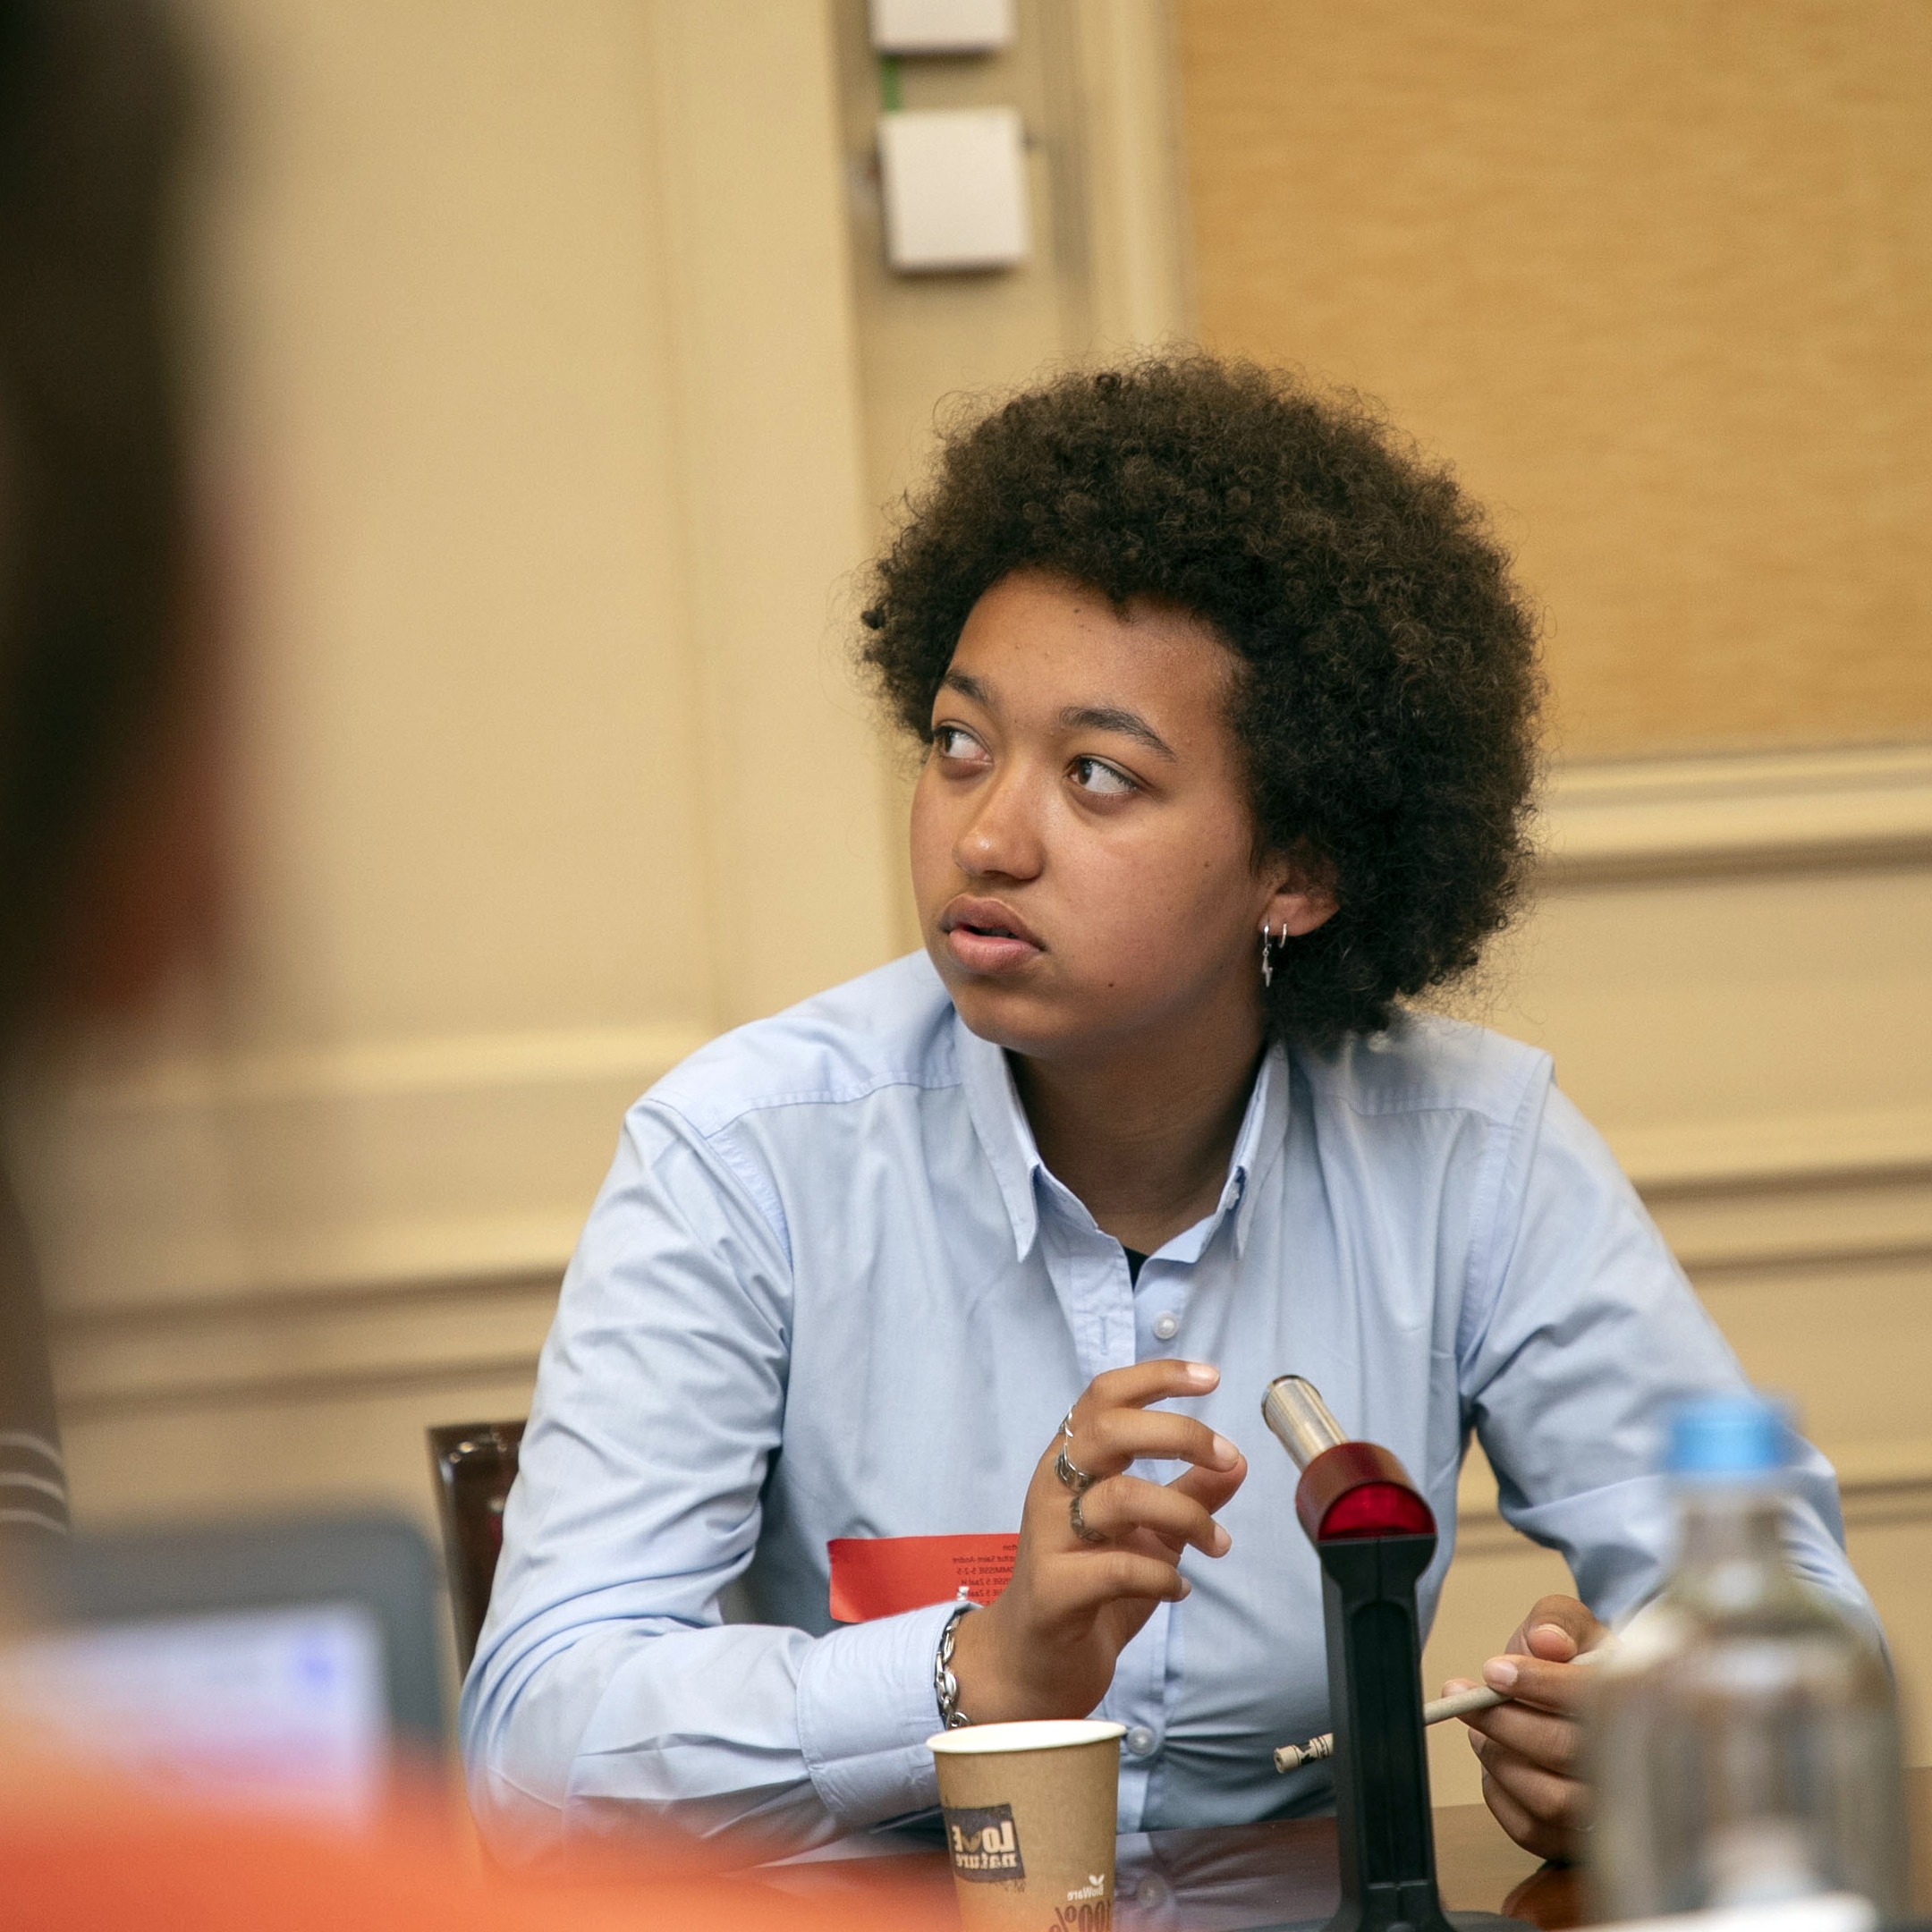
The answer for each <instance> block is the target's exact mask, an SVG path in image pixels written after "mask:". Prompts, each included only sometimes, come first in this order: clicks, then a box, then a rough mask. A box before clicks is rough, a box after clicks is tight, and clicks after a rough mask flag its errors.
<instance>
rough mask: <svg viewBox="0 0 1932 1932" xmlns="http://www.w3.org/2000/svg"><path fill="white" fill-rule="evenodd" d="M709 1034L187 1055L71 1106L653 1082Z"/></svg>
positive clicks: (590, 1030)
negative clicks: (640, 1079) (578, 1082)
mask: <svg viewBox="0 0 1932 1932" xmlns="http://www.w3.org/2000/svg"><path fill="white" fill-rule="evenodd" d="M711 1037H712V1036H711V1033H710V1030H708V1028H705V1027H702V1026H699V1025H696V1024H694V1023H691V1022H671V1023H669V1024H663V1025H657V1026H641V1027H581V1028H575V1029H571V1030H552V1031H540V1032H524V1033H486V1034H474V1035H457V1036H453V1037H446V1038H434V1037H431V1038H419V1039H400V1040H383V1041H375V1042H363V1043H359V1044H355V1045H350V1046H343V1047H321V1048H307V1049H303V1050H300V1051H288V1052H279V1053H256V1054H232V1055H230V1054H218V1053H217V1054H208V1055H200V1056H194V1057H189V1056H182V1057H179V1058H174V1059H168V1060H163V1061H159V1062H157V1063H154V1064H152V1065H149V1066H146V1067H142V1068H140V1069H139V1070H138V1071H136V1072H132V1073H131V1074H128V1075H126V1076H124V1077H122V1078H118V1079H114V1078H109V1079H99V1080H93V1081H90V1082H88V1083H86V1084H84V1085H82V1086H81V1087H80V1089H79V1090H78V1091H77V1093H76V1094H75V1095H74V1097H73V1099H72V1103H71V1105H72V1108H73V1110H74V1111H75V1112H76V1113H79V1114H89V1115H92V1116H94V1117H96V1118H102V1117H105V1116H106V1115H109V1114H120V1115H127V1114H155V1113H169V1112H174V1111H178V1110H181V1109H184V1108H204V1107H248V1106H274V1105H277V1104H284V1103H288V1102H292V1101H300V1102H303V1103H307V1104H314V1103H317V1102H319V1101H326V1100H343V1101H347V1100H366V1099H377V1098H384V1097H396V1096H402V1095H411V1094H426V1093H447V1094H459V1093H474V1092H479V1091H482V1090H485V1089H514V1088H519V1087H536V1086H555V1085H557V1084H560V1083H563V1082H567V1081H571V1080H598V1081H603V1080H610V1079H612V1078H620V1079H631V1078H635V1077H638V1076H640V1075H642V1076H645V1077H646V1079H647V1083H648V1080H656V1079H657V1078H658V1077H659V1076H660V1075H661V1074H663V1073H664V1072H666V1071H667V1070H668V1069H669V1068H671V1067H673V1066H675V1065H676V1064H677V1063H678V1062H679V1061H680V1060H682V1059H683V1058H684V1057H685V1056H686V1055H689V1054H692V1053H695V1052H696V1051H697V1050H698V1048H699V1047H701V1046H703V1045H704V1044H705V1042H706V1041H707V1040H708V1039H709V1038H711ZM639 1090H640V1091H642V1089H639Z"/></svg>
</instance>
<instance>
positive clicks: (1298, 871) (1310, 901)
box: [1265, 846, 1342, 939]
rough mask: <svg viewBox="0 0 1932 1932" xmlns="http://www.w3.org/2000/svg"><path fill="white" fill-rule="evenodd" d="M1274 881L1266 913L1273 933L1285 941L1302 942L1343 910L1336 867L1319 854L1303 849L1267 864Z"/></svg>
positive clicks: (1268, 924)
mask: <svg viewBox="0 0 1932 1932" xmlns="http://www.w3.org/2000/svg"><path fill="white" fill-rule="evenodd" d="M1268 871H1269V872H1270V873H1271V874H1272V875H1273V877H1274V878H1275V891H1274V894H1273V895H1272V896H1271V897H1270V898H1269V900H1268V902H1267V912H1266V914H1265V918H1266V919H1267V928H1268V930H1269V931H1270V932H1275V933H1278V934H1280V935H1281V936H1282V937H1283V938H1284V939H1302V938H1306V937H1307V936H1308V935H1309V933H1311V932H1313V931H1314V930H1315V929H1316V928H1317V927H1318V926H1326V924H1327V923H1328V921H1329V920H1330V919H1333V918H1334V917H1335V913H1336V912H1337V911H1339V910H1340V907H1341V904H1342V901H1341V898H1340V897H1339V895H1338V894H1337V893H1336V891H1335V868H1334V867H1333V866H1332V865H1330V864H1329V863H1328V861H1327V860H1326V859H1323V858H1322V857H1321V856H1320V855H1319V854H1318V853H1317V852H1312V851H1310V850H1309V849H1308V848H1307V847H1305V846H1303V847H1300V848H1298V849H1297V850H1296V851H1294V852H1288V853H1284V854H1281V855H1279V856H1277V857H1276V858H1274V859H1272V860H1269V862H1268Z"/></svg>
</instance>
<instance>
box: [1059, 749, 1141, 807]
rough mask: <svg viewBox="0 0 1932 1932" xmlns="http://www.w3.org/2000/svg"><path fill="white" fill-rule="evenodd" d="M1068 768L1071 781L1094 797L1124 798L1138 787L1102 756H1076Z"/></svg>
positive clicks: (1138, 787)
mask: <svg viewBox="0 0 1932 1932" xmlns="http://www.w3.org/2000/svg"><path fill="white" fill-rule="evenodd" d="M1068 769H1069V772H1070V774H1071V775H1072V780H1073V783H1074V784H1077V785H1079V786H1080V789H1081V790H1082V791H1084V792H1092V793H1093V795H1094V796H1095V797H1096V798H1125V797H1126V796H1127V795H1128V794H1129V793H1130V792H1138V791H1139V790H1140V786H1139V785H1138V784H1135V783H1134V781H1133V780H1132V779H1131V778H1130V777H1129V776H1128V775H1127V774H1126V773H1125V772H1123V771H1122V770H1121V769H1120V768H1119V767H1118V766H1114V765H1109V764H1107V763H1106V760H1105V759H1103V758H1075V759H1074V760H1073V763H1072V766H1070V767H1068Z"/></svg>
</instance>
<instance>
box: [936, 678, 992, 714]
mask: <svg viewBox="0 0 1932 1932" xmlns="http://www.w3.org/2000/svg"><path fill="white" fill-rule="evenodd" d="M939 689H940V690H941V691H957V692H958V693H959V694H960V696H961V697H962V698H970V699H972V701H973V702H974V703H975V704H976V705H981V706H984V707H985V708H986V709H987V710H988V711H996V710H998V709H999V707H998V706H997V705H996V704H995V703H994V702H993V692H992V691H991V689H990V688H989V687H988V686H987V682H986V681H985V680H984V679H983V678H976V677H975V676H974V675H973V674H972V673H971V672H970V671H951V670H949V671H948V672H947V673H946V674H945V676H944V677H943V678H941V679H940V680H939Z"/></svg>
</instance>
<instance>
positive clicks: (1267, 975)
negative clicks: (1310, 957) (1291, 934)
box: [1261, 921, 1288, 987]
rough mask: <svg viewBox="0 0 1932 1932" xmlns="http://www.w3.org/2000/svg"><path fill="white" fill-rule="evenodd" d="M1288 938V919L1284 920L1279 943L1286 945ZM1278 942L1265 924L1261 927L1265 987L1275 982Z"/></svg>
mask: <svg viewBox="0 0 1932 1932" xmlns="http://www.w3.org/2000/svg"><path fill="white" fill-rule="evenodd" d="M1287 939H1288V928H1287V923H1286V921H1284V922H1283V925H1282V936H1281V940H1280V942H1279V943H1280V944H1282V945H1286V943H1287ZM1276 944H1277V942H1276V940H1275V935H1274V934H1273V933H1272V932H1271V931H1270V930H1269V929H1268V928H1267V926H1265V925H1264V926H1263V927H1262V928H1261V984H1262V985H1263V987H1271V986H1273V985H1274V984H1275V945H1276Z"/></svg>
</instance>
